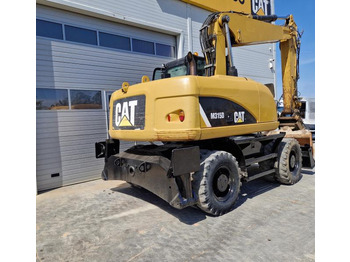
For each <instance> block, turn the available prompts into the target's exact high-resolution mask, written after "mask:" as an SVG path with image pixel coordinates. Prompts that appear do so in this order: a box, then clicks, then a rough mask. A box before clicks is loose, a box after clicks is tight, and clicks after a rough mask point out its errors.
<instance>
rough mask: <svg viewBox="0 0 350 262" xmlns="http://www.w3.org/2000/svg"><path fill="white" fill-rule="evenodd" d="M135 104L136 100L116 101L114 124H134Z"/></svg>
mask: <svg viewBox="0 0 350 262" xmlns="http://www.w3.org/2000/svg"><path fill="white" fill-rule="evenodd" d="M136 106H137V100H131V101H126V102H122V103H117V104H116V105H115V125H116V126H134V125H135V108H136Z"/></svg>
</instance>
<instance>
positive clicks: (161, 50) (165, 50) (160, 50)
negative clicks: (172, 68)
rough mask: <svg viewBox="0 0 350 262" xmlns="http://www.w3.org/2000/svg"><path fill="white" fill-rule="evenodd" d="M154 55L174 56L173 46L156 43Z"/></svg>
mask: <svg viewBox="0 0 350 262" xmlns="http://www.w3.org/2000/svg"><path fill="white" fill-rule="evenodd" d="M156 55H160V56H168V57H175V47H174V46H170V45H164V44H158V43H157V44H156Z"/></svg>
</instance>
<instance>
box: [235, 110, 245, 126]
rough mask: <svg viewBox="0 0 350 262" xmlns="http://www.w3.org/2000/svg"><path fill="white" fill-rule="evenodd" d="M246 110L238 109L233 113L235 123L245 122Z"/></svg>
mask: <svg viewBox="0 0 350 262" xmlns="http://www.w3.org/2000/svg"><path fill="white" fill-rule="evenodd" d="M244 114H245V112H244V111H238V112H234V114H233V120H234V122H235V123H238V124H239V123H244Z"/></svg>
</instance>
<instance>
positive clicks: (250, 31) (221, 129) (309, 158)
mask: <svg viewBox="0 0 350 262" xmlns="http://www.w3.org/2000/svg"><path fill="white" fill-rule="evenodd" d="M276 19H284V21H285V23H284V25H276V24H273V23H271V22H272V21H275V20H276ZM200 42H201V47H202V51H203V54H204V57H199V56H198V55H196V54H192V53H191V52H189V53H188V54H187V56H186V57H184V58H180V59H178V60H175V61H173V62H170V63H168V64H166V65H164V66H163V67H161V68H156V69H155V70H154V73H153V79H152V81H149V79H148V77H145V76H144V77H143V78H142V82H141V83H139V84H135V85H132V86H129V84H128V83H126V82H124V83H123V85H122V88H121V89H119V90H117V91H115V92H114V93H113V94H112V96H111V99H110V104H109V107H110V118H109V119H110V123H109V127H110V128H109V135H110V139H107V140H106V141H103V142H98V143H96V157H101V158H102V157H104V158H105V167H104V170H103V172H102V178H103V179H104V180H113V179H115V180H124V181H126V182H129V183H130V184H134V185H138V186H141V187H143V188H145V189H147V190H149V191H151V192H153V193H154V194H156V195H158V196H159V197H161V198H162V199H164V200H165V201H167V202H168V203H170V205H172V206H173V207H175V208H179V209H181V208H184V207H187V206H193V205H196V206H198V207H199V208H200V209H202V210H203V211H205V212H207V213H209V214H212V215H222V214H224V213H227V212H229V211H230V210H232V209H233V208H234V204H235V202H236V201H237V199H238V197H239V192H240V187H241V184H242V182H249V181H252V180H254V179H257V178H261V177H265V178H266V179H267V180H270V181H277V182H280V183H283V184H294V183H297V182H298V181H299V180H300V179H301V168H302V166H303V165H304V166H309V167H313V166H314V159H313V148H312V136H311V133H310V132H308V131H307V130H305V128H304V125H303V122H302V119H301V117H300V115H299V108H300V101H299V97H298V95H297V93H298V91H297V80H298V56H299V48H300V35H299V33H298V30H297V26H296V24H295V22H294V19H293V16H292V15H290V16H288V17H284V18H279V17H277V16H275V15H268V16H259V15H248V14H244V13H238V12H233V11H229V12H215V13H212V14H211V15H209V16H208V18H207V19H206V20H205V21H204V23H203V26H202V28H201V30H200ZM273 42H279V43H280V50H281V59H282V77H283V102H284V110H283V112H282V114H281V117H280V118H278V115H277V110H276V104H275V101H274V97H273V94H272V93H271V91H270V90H269V88H268V87H267V86H265V85H263V84H261V83H258V82H256V81H253V80H251V79H248V78H246V77H239V76H238V72H237V69H236V68H235V66H234V57H233V53H232V48H231V47H236V46H245V45H255V44H263V43H273ZM120 140H129V141H143V142H149V143H144V144H139V145H135V146H133V147H131V148H129V149H128V150H126V151H124V152H119V148H120ZM156 141H158V142H156ZM160 142H161V143H160ZM257 165H258V166H259V172H254V173H251V172H250V170H251V168H250V167H251V166H257Z"/></svg>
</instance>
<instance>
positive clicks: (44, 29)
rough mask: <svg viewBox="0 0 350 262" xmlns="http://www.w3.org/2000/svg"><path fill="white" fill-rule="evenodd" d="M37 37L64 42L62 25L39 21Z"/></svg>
mask: <svg viewBox="0 0 350 262" xmlns="http://www.w3.org/2000/svg"><path fill="white" fill-rule="evenodd" d="M36 35H37V36H44V37H50V38H55V39H61V40H62V39H63V30H62V24H59V23H54V22H49V21H44V20H40V19H37V20H36Z"/></svg>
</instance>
